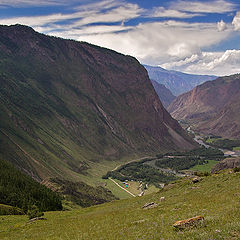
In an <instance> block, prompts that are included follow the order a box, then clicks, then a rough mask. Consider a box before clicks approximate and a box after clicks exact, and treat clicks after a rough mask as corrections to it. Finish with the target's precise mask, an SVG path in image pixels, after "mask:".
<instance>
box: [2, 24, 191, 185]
mask: <svg viewBox="0 0 240 240" xmlns="http://www.w3.org/2000/svg"><path fill="white" fill-rule="evenodd" d="M0 86H1V88H0V119H1V121H0V142H1V145H0V157H2V158H3V159H6V160H8V161H11V162H12V163H13V164H14V165H16V166H18V167H19V168H21V169H22V170H24V171H25V172H26V173H28V174H29V175H31V176H32V177H34V178H35V179H37V180H38V181H41V180H43V179H46V178H48V177H60V178H66V179H69V180H74V181H76V180H81V179H83V178H84V179H90V178H88V176H90V177H91V178H92V177H93V176H94V177H97V176H99V175H101V174H102V172H105V171H107V169H109V168H107V165H108V162H109V163H110V162H111V160H113V159H115V160H119V159H122V158H127V157H130V156H133V155H135V157H136V156H140V155H141V156H142V155H146V154H149V153H155V152H159V151H160V152H163V151H168V150H174V149H179V148H187V149H188V148H192V147H193V143H192V142H191V140H190V139H189V138H188V137H187V136H186V134H185V132H184V131H183V130H182V128H181V127H180V126H179V124H178V123H177V121H176V120H174V119H172V118H171V116H170V115H169V113H168V112H167V111H166V110H165V109H164V108H163V106H162V104H161V102H160V100H159V99H158V96H157V94H156V93H155V92H154V90H153V87H152V85H151V82H150V80H149V78H148V75H147V72H146V70H145V69H144V67H142V66H141V65H140V64H139V63H138V61H137V60H136V59H134V58H132V57H130V56H124V55H121V54H118V53H116V52H114V51H111V50H107V49H104V48H100V47H97V46H93V45H90V44H88V43H80V42H76V41H71V40H63V39H60V38H54V37H49V36H45V35H43V34H39V33H37V32H35V31H34V30H33V29H31V28H29V27H25V26H21V25H14V26H0ZM103 162H104V163H103ZM102 163H103V169H102V168H101V167H102V165H101V164H102ZM94 169H95V170H94ZM101 171H102V172H101Z"/></svg>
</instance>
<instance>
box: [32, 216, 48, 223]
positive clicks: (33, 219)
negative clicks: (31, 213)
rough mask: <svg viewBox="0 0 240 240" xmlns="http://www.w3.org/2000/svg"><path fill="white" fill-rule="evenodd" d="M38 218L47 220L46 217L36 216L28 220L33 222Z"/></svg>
mask: <svg viewBox="0 0 240 240" xmlns="http://www.w3.org/2000/svg"><path fill="white" fill-rule="evenodd" d="M38 220H47V219H46V218H43V217H36V218H32V219H30V220H29V222H30V223H31V222H34V221H38Z"/></svg>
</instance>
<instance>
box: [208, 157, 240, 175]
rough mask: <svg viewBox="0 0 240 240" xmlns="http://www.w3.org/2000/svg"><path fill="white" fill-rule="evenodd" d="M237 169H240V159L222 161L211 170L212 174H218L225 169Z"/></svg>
mask: <svg viewBox="0 0 240 240" xmlns="http://www.w3.org/2000/svg"><path fill="white" fill-rule="evenodd" d="M236 167H240V157H238V158H226V159H224V160H222V161H221V162H220V163H218V164H217V165H215V166H214V167H213V168H212V169H211V173H216V172H219V171H221V170H224V169H233V168H236Z"/></svg>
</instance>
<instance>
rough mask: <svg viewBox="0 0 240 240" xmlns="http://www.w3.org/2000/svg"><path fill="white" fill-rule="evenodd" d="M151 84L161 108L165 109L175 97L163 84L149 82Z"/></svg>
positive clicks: (153, 81)
mask: <svg viewBox="0 0 240 240" xmlns="http://www.w3.org/2000/svg"><path fill="white" fill-rule="evenodd" d="M151 82H152V85H153V87H154V89H155V91H156V93H157V95H158V97H159V98H160V100H161V102H162V104H163V106H164V107H165V108H167V107H168V106H169V105H170V103H171V102H172V101H173V100H174V99H175V98H176V97H175V96H174V95H173V94H172V93H171V91H170V90H169V89H168V88H166V87H165V86H164V85H163V84H160V83H158V82H156V81H155V80H151Z"/></svg>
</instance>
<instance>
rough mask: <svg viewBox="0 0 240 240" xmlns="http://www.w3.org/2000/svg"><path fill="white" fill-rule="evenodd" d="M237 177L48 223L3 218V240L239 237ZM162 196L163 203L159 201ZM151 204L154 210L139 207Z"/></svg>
mask: <svg viewBox="0 0 240 240" xmlns="http://www.w3.org/2000/svg"><path fill="white" fill-rule="evenodd" d="M239 181H240V173H232V174H229V173H228V172H225V173H222V174H219V175H212V176H208V177H205V178H203V179H202V180H201V181H200V182H198V183H195V184H193V183H192V182H191V179H188V178H186V179H183V180H179V181H178V182H176V183H175V184H170V185H168V186H167V187H165V189H164V190H162V191H160V192H158V193H156V194H151V195H146V196H143V197H136V198H132V199H127V200H120V201H114V202H111V203H107V204H103V205H100V206H95V207H90V208H86V209H82V210H78V211H69V212H49V213H46V214H45V216H46V218H47V220H45V221H37V222H34V223H32V224H28V223H27V217H25V216H4V217H3V218H2V219H3V220H2V222H1V225H0V238H1V239H12V240H14V239H17V240H21V239H36V240H37V239H49V240H51V239H69V240H70V239H71V240H72V239H93V240H94V239H97V240H99V239H104V240H108V239H109V240H112V239H119V240H121V239H129V240H131V239H162V240H169V239H182V240H186V239H189V240H192V239H202V240H206V239H215V240H222V239H226V240H227V239H228V240H230V239H231V240H232V239H235V240H237V239H239V238H240V211H239V210H240V204H239V199H240V185H239ZM161 197H165V201H160V198H161ZM149 202H155V203H157V204H158V206H157V207H155V208H153V209H145V210H144V209H142V206H143V205H144V204H146V203H149ZM197 215H202V216H204V218H205V222H204V225H200V226H197V227H192V228H188V229H185V230H181V231H176V230H174V228H173V226H172V225H173V224H174V223H175V222H176V221H178V220H182V219H186V218H190V217H194V216H197Z"/></svg>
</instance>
